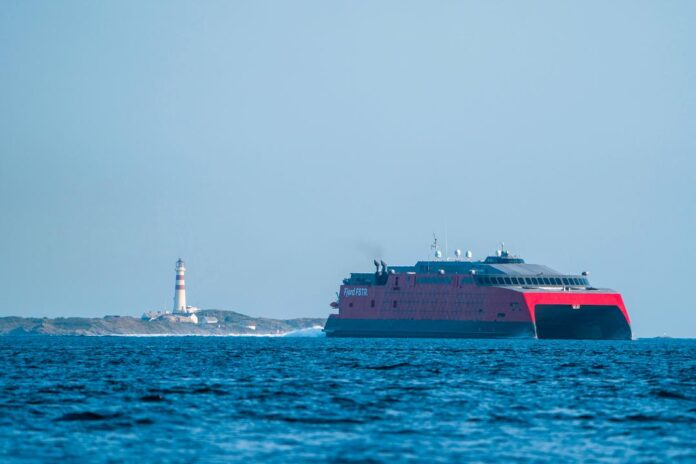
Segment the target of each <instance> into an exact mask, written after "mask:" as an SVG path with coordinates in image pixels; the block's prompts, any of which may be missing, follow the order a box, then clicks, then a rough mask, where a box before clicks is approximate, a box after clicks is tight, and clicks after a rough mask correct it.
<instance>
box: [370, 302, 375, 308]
mask: <svg viewBox="0 0 696 464" xmlns="http://www.w3.org/2000/svg"><path fill="white" fill-rule="evenodd" d="M374 307H375V300H372V301H370V308H374Z"/></svg>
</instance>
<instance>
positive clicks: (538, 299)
mask: <svg viewBox="0 0 696 464" xmlns="http://www.w3.org/2000/svg"><path fill="white" fill-rule="evenodd" d="M375 264H376V266H377V269H376V272H374V273H369V274H367V273H365V274H351V277H350V278H348V279H346V280H344V283H343V285H342V286H341V288H340V292H339V298H338V301H337V302H335V303H334V304H333V306H334V307H338V310H339V312H338V314H334V315H331V316H330V317H329V319H328V321H327V323H326V327H325V329H324V330H325V332H326V334H327V335H328V336H337V337H340V336H343V337H351V336H354V337H467V338H468V337H481V338H483V337H486V338H488V337H538V338H589V339H630V338H631V328H630V319H629V317H628V313H627V311H626V307H625V306H624V303H623V299H622V298H621V295H620V294H619V293H617V292H615V291H613V290H609V289H598V288H594V287H592V286H591V285H590V284H589V281H588V280H587V276H586V275H565V274H560V273H558V272H556V271H554V270H553V269H550V268H548V267H546V266H541V265H536V264H527V263H525V262H524V260H522V259H521V258H517V257H514V256H511V255H509V254H508V253H507V252H506V251H505V250H500V251H499V252H498V254H497V256H489V257H488V258H486V259H485V260H483V261H471V260H467V259H460V258H459V257H458V259H455V260H449V261H448V260H436V261H422V262H418V263H417V264H416V265H415V266H397V267H391V268H389V267H387V265H386V264H384V263H383V262H382V263H378V262H377V261H375Z"/></svg>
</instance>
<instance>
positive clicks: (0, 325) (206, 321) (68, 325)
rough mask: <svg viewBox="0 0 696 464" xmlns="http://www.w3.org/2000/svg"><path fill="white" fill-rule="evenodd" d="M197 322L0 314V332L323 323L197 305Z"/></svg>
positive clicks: (233, 330)
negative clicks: (259, 315) (270, 317)
mask: <svg viewBox="0 0 696 464" xmlns="http://www.w3.org/2000/svg"><path fill="white" fill-rule="evenodd" d="M196 314H197V316H198V323H187V322H181V321H178V320H174V319H168V318H156V319H152V320H149V319H147V318H136V317H131V316H105V317H102V318H87V317H58V318H54V319H51V318H46V317H44V318H29V317H12V316H11V317H0V335H3V336H12V335H14V336H21V335H285V334H288V333H291V332H296V331H299V330H305V329H319V328H322V327H324V322H325V320H324V319H321V318H299V319H268V318H262V317H251V316H247V315H244V314H240V313H237V312H234V311H225V310H220V309H201V310H199V311H198V312H197V313H196Z"/></svg>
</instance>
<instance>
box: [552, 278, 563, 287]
mask: <svg viewBox="0 0 696 464" xmlns="http://www.w3.org/2000/svg"><path fill="white" fill-rule="evenodd" d="M553 283H554V284H556V285H562V284H561V279H559V278H558V277H554V278H553Z"/></svg>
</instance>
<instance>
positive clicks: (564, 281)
mask: <svg viewBox="0 0 696 464" xmlns="http://www.w3.org/2000/svg"><path fill="white" fill-rule="evenodd" d="M561 280H562V281H563V285H570V282H569V281H568V279H567V278H565V277H564V278H562V279H561Z"/></svg>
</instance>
